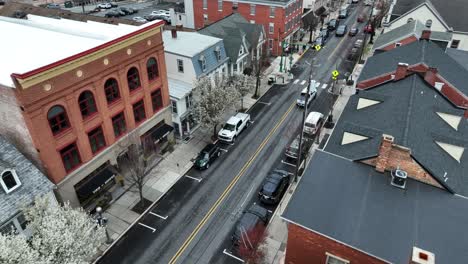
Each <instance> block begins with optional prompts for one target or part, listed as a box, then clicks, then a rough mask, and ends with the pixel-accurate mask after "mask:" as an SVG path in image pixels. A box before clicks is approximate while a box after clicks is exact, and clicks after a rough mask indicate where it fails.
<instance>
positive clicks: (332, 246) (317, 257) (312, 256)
mask: <svg viewBox="0 0 468 264" xmlns="http://www.w3.org/2000/svg"><path fill="white" fill-rule="evenodd" d="M326 253H329V254H332V255H334V256H337V257H340V258H342V259H345V260H348V261H350V263H358V264H382V263H386V262H383V261H381V260H379V259H376V258H374V257H372V256H369V255H367V254H365V253H363V252H361V251H358V250H356V249H353V248H351V247H348V246H346V245H344V244H341V243H339V242H336V241H334V240H331V239H328V238H327V237H324V236H322V235H319V234H317V233H314V232H311V231H309V230H307V229H304V228H302V227H300V226H297V225H295V224H291V223H290V224H288V242H287V245H286V261H285V263H286V264H324V263H326V260H327V255H326Z"/></svg>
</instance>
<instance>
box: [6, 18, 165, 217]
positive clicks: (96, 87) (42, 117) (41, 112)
mask: <svg viewBox="0 0 468 264" xmlns="http://www.w3.org/2000/svg"><path fill="white" fill-rule="evenodd" d="M162 25H163V22H162V21H154V22H150V23H147V24H144V25H141V26H132V25H125V24H118V25H113V24H104V23H100V22H94V21H84V22H82V21H77V20H68V19H63V18H62V19H56V18H50V17H44V16H37V15H31V14H29V15H27V16H26V17H25V18H23V19H17V18H11V17H3V16H2V17H0V34H1V35H3V36H9V38H8V39H4V40H3V41H2V49H1V51H0V53H1V57H2V60H0V100H1V102H0V122H1V123H2V124H3V125H2V126H1V127H0V134H2V135H5V136H6V137H7V138H9V139H14V141H15V143H16V142H19V143H20V144H21V145H22V146H24V149H23V153H25V155H26V156H27V157H29V158H31V159H32V160H33V161H34V162H35V163H37V164H39V166H40V167H41V169H43V171H44V172H45V173H46V174H47V176H48V177H49V179H50V180H51V181H52V182H53V183H55V184H56V185H57V187H58V194H59V198H60V199H61V200H63V201H70V203H71V205H73V206H83V207H85V208H89V209H93V208H94V207H95V206H96V203H97V202H98V201H100V200H102V199H105V200H109V199H114V198H116V196H117V195H118V193H119V192H122V191H123V190H122V188H121V187H120V184H116V183H117V179H116V175H115V173H114V172H113V171H114V170H113V169H112V166H118V165H119V164H120V162H121V160H120V158H119V157H121V156H122V155H125V152H126V149H127V148H128V144H127V143H126V139H127V138H128V137H129V136H130V135H136V137H137V138H140V139H141V141H142V142H145V144H147V145H148V146H150V147H151V148H152V149H154V151H153V152H152V153H154V155H158V153H159V152H160V151H161V150H162V149H163V148H164V147H165V146H166V145H167V144H168V143H167V142H168V140H170V139H171V137H172V134H171V133H169V132H171V131H172V129H173V128H172V127H171V126H170V124H171V123H172V120H171V110H170V108H169V103H170V101H169V92H168V86H167V78H166V67H165V58H164V50H163V41H162V34H161V33H162ZM24 32H27V34H24ZM12 141H13V140H12Z"/></svg>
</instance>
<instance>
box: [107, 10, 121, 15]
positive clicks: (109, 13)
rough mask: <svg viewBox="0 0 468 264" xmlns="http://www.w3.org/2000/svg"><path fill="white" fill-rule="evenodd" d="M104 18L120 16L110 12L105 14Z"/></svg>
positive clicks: (118, 13)
mask: <svg viewBox="0 0 468 264" xmlns="http://www.w3.org/2000/svg"><path fill="white" fill-rule="evenodd" d="M104 16H105V17H119V16H121V14H120V12H117V11H114V10H112V11H109V12H107V13H106V14H105V15H104Z"/></svg>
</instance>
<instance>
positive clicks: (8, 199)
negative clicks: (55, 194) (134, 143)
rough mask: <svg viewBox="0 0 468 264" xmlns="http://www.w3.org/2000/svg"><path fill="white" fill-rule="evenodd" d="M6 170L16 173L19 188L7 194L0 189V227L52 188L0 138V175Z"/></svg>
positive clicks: (42, 175)
mask: <svg viewBox="0 0 468 264" xmlns="http://www.w3.org/2000/svg"><path fill="white" fill-rule="evenodd" d="M7 169H13V170H15V171H16V174H17V175H18V178H19V180H20V182H21V186H20V187H19V188H18V189H16V190H14V191H13V192H10V193H9V194H6V193H5V191H4V190H3V188H2V187H0V212H1V213H0V225H2V223H4V222H5V221H7V220H8V219H10V218H11V217H13V216H15V215H16V214H17V213H18V212H19V211H20V210H21V207H22V206H24V205H28V204H30V203H31V202H33V201H34V198H35V197H37V196H42V195H45V194H46V193H48V192H50V191H52V189H53V188H54V185H53V184H52V183H51V182H50V181H49V180H48V179H47V178H46V176H45V175H44V174H42V173H41V172H40V171H39V170H38V169H37V168H36V167H35V166H34V165H33V164H32V163H31V162H30V161H29V160H28V159H26V157H25V156H23V154H21V153H20V152H19V151H18V150H17V149H16V148H15V147H14V146H13V145H12V144H10V143H9V142H8V141H7V140H6V139H5V138H3V137H2V136H0V173H2V172H3V171H4V170H7Z"/></svg>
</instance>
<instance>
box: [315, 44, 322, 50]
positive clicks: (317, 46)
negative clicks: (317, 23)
mask: <svg viewBox="0 0 468 264" xmlns="http://www.w3.org/2000/svg"><path fill="white" fill-rule="evenodd" d="M314 48H315V50H316V51H319V50H320V49H321V48H322V47H321V46H320V45H315V46H314Z"/></svg>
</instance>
